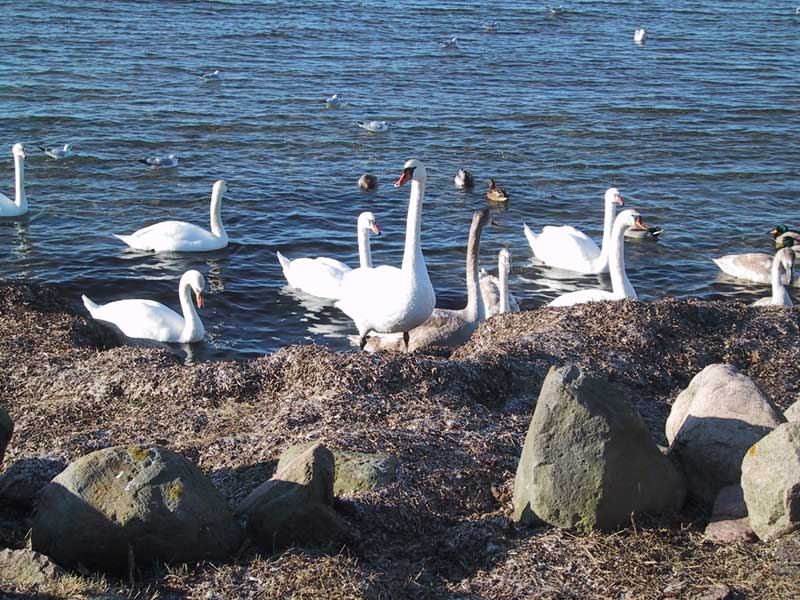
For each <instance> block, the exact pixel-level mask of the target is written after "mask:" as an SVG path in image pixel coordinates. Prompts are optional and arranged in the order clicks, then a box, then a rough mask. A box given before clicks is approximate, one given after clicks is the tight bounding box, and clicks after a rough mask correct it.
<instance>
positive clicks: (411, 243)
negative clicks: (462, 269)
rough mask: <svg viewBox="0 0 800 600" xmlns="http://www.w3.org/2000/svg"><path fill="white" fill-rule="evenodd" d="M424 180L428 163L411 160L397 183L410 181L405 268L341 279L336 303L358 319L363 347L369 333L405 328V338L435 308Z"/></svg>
mask: <svg viewBox="0 0 800 600" xmlns="http://www.w3.org/2000/svg"><path fill="white" fill-rule="evenodd" d="M426 180H427V174H426V171H425V166H424V165H423V164H422V163H421V162H420V161H419V160H417V159H411V160H408V161H407V162H406V163H405V165H404V167H403V174H402V175H401V176H400V178H399V179H398V180H397V183H395V187H400V186H402V185H403V184H405V183H406V182H407V181H411V195H410V199H409V203H408V217H407V220H406V242H405V249H404V251H403V264H402V266H401V268H399V269H398V268H396V267H390V266H387V265H382V266H380V267H377V268H374V269H369V268H367V269H364V268H358V269H354V270H353V271H350V272H349V273H347V274H346V275H345V276H344V277H343V278H342V285H341V299H340V300H339V301H338V302H337V303H336V307H337V308H339V309H340V310H341V311H343V312H344V313H345V314H346V315H347V316H348V317H350V318H351V319H353V321H355V324H356V327H357V328H358V334H359V338H360V347H361V348H362V349H363V348H364V345H365V344H366V341H367V338H366V336H367V334H368V333H370V332H375V333H397V332H402V333H403V337H404V339H406V340H407V339H408V332H409V331H411V330H412V329H414V327H417V326H418V325H421V324H422V323H424V322H425V320H426V319H427V318H428V317H429V316H430V315H431V312H433V308H434V306H436V294H435V292H434V290H433V285H431V280H430V277H429V276H428V269H427V267H426V266H425V257H424V256H423V254H422V244H421V239H420V233H421V232H420V230H421V225H422V202H423V198H424V196H425V182H426Z"/></svg>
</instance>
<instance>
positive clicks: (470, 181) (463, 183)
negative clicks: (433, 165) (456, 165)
mask: <svg viewBox="0 0 800 600" xmlns="http://www.w3.org/2000/svg"><path fill="white" fill-rule="evenodd" d="M453 183H455V185H456V187H457V188H461V189H465V188H471V187H473V186H474V185H475V178H474V177H473V176H472V173H470V172H469V171H467V170H466V169H459V170H458V173H456V176H455V177H453Z"/></svg>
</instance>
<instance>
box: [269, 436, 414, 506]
mask: <svg viewBox="0 0 800 600" xmlns="http://www.w3.org/2000/svg"><path fill="white" fill-rule="evenodd" d="M315 444H317V442H314V441H312V442H304V443H300V444H295V445H293V446H290V447H289V448H287V449H286V450H285V451H284V452H283V454H281V457H280V459H278V466H277V468H276V469H275V470H276V471H282V470H283V469H284V467H286V465H287V464H289V462H290V461H291V460H293V459H294V458H295V457H296V456H298V455H299V454H302V453H303V452H305V451H306V450H308V449H309V448H311V447H313V446H314V445H315ZM331 452H332V453H333V457H334V461H335V464H336V473H335V477H334V480H333V493H334V495H336V496H341V495H348V494H353V493H356V492H369V491H372V490H376V489H378V488H381V487H383V486H385V485H388V484H390V483H391V482H393V481H394V480H395V479H397V467H398V460H397V459H396V458H395V457H394V456H389V455H387V454H380V453H371V452H348V451H346V450H333V449H332V450H331Z"/></svg>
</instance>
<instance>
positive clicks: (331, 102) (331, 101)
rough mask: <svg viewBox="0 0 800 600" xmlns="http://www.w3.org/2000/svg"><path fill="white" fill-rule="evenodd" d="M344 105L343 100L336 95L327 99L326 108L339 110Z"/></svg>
mask: <svg viewBox="0 0 800 600" xmlns="http://www.w3.org/2000/svg"><path fill="white" fill-rule="evenodd" d="M341 105H342V99H341V97H340V96H339V94H334V95H333V96H331V97H330V98H326V100H325V106H327V107H328V108H337V107H339V106H341Z"/></svg>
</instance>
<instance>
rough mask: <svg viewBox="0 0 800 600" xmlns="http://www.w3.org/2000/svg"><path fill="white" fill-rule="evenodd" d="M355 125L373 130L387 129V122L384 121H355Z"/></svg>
mask: <svg viewBox="0 0 800 600" xmlns="http://www.w3.org/2000/svg"><path fill="white" fill-rule="evenodd" d="M356 125H358V126H359V127H361V129H366V130H367V131H373V132H377V131H386V130H387V129H389V124H388V123H387V122H386V121H356Z"/></svg>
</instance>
